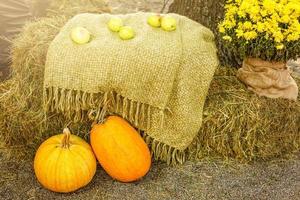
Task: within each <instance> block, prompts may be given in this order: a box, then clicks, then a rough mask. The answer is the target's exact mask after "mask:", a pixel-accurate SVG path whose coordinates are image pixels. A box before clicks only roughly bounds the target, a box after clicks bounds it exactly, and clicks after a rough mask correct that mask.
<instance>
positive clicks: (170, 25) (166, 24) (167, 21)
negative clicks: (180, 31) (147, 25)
mask: <svg viewBox="0 0 300 200" xmlns="http://www.w3.org/2000/svg"><path fill="white" fill-rule="evenodd" d="M176 26H177V22H176V19H175V18H173V17H170V16H165V17H163V18H162V19H161V27H162V29H163V30H165V31H174V30H176Z"/></svg>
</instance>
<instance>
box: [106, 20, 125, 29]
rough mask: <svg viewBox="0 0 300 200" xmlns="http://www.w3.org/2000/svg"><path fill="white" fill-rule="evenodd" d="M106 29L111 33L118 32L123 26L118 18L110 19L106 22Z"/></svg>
mask: <svg viewBox="0 0 300 200" xmlns="http://www.w3.org/2000/svg"><path fill="white" fill-rule="evenodd" d="M107 25H108V28H109V30H111V31H113V32H119V31H120V29H121V27H122V26H123V21H122V19H120V18H117V17H115V18H111V19H110V20H109V22H108V24H107Z"/></svg>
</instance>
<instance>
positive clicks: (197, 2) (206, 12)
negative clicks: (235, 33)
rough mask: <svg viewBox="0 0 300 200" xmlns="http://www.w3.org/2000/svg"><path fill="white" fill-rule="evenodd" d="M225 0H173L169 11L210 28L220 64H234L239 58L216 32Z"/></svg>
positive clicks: (222, 13) (238, 61)
mask: <svg viewBox="0 0 300 200" xmlns="http://www.w3.org/2000/svg"><path fill="white" fill-rule="evenodd" d="M225 1H226V0H174V2H173V3H172V4H171V5H170V8H169V13H178V14H181V15H184V16H187V17H189V18H190V19H193V20H195V21H197V22H199V23H201V24H202V25H204V26H206V27H208V28H210V29H211V30H212V31H213V32H214V34H215V36H216V43H217V46H218V49H219V58H220V61H221V64H222V65H231V66H236V65H237V64H239V63H240V59H239V58H238V57H237V56H235V55H234V53H233V52H230V51H228V50H227V49H226V48H224V46H223V45H222V41H221V40H220V37H219V33H218V24H219V22H220V21H221V20H222V19H223V16H224V5H225Z"/></svg>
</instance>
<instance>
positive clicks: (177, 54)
mask: <svg viewBox="0 0 300 200" xmlns="http://www.w3.org/2000/svg"><path fill="white" fill-rule="evenodd" d="M149 15H151V14H150V13H135V14H127V15H118V17H120V18H122V19H123V21H124V23H125V24H126V25H129V26H132V27H133V29H134V30H135V33H136V36H135V38H133V39H132V40H127V41H123V40H121V39H120V38H119V37H118V34H117V33H113V32H111V31H110V30H109V29H108V28H107V22H108V21H109V19H111V18H112V17H114V16H113V15H110V14H101V15H100V14H80V15H77V16H75V17H74V18H73V19H71V20H70V21H69V22H68V23H67V24H66V25H65V26H64V27H63V28H62V29H61V31H60V33H59V34H58V35H57V36H56V38H55V39H54V41H53V42H52V43H51V44H50V47H49V49H48V54H47V61H46V67H45V80H44V104H45V108H46V110H47V111H51V112H59V113H63V114H64V115H65V116H66V117H68V118H70V119H71V120H73V121H80V120H84V121H85V120H87V119H88V120H91V121H98V122H99V121H100V122H101V121H102V120H103V118H105V116H107V115H108V114H117V115H120V116H122V117H123V118H125V119H127V120H128V121H129V122H130V123H131V124H132V125H134V126H135V127H136V128H138V129H140V130H141V131H142V134H143V136H144V139H145V141H146V142H147V143H148V144H149V145H150V147H151V150H152V152H153V155H154V158H156V159H159V160H164V161H166V162H168V163H169V164H170V163H177V162H179V163H182V162H184V160H185V156H186V153H185V150H186V149H187V147H188V146H189V145H190V144H191V143H192V141H193V140H194V138H195V137H196V135H197V133H198V132H199V129H200V127H201V123H202V111H203V105H204V101H205V98H206V95H207V92H208V88H209V85H210V82H211V80H212V78H213V74H214V72H215V69H216V67H217V65H218V59H217V54H216V48H215V44H214V36H213V34H212V32H211V31H210V30H209V29H207V28H205V27H204V26H202V25H200V24H198V23H196V22H194V21H192V20H190V19H188V18H186V17H183V16H180V15H176V14H170V15H171V16H173V17H174V18H175V19H176V20H177V29H176V30H175V31H173V32H166V31H163V30H162V29H160V28H153V27H151V26H149V25H148V24H147V18H148V16H149ZM78 26H82V27H85V28H86V29H88V30H89V31H90V32H91V34H92V40H91V41H90V42H89V43H88V44H85V45H76V44H75V43H74V42H73V41H72V40H71V39H70V31H71V30H72V29H73V28H74V27H78Z"/></svg>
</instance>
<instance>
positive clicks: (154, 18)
mask: <svg viewBox="0 0 300 200" xmlns="http://www.w3.org/2000/svg"><path fill="white" fill-rule="evenodd" d="M147 22H148V24H149V25H150V26H152V27H156V28H159V27H160V25H161V16H160V15H151V16H150V17H148V19H147Z"/></svg>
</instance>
